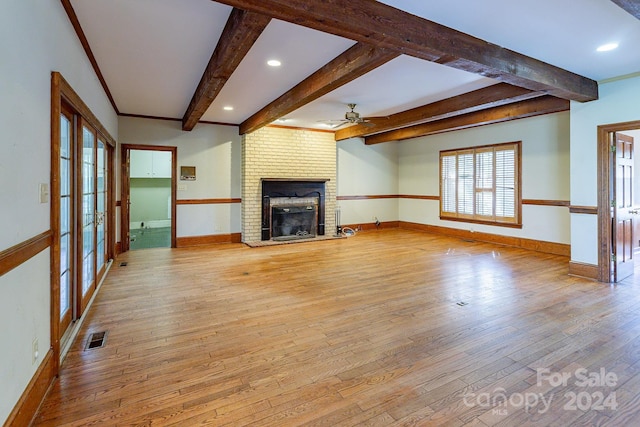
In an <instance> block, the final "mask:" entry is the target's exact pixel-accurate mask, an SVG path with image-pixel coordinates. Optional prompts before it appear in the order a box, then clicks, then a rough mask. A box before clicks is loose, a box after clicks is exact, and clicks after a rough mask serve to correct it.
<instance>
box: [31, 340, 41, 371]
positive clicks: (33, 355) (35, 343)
mask: <svg viewBox="0 0 640 427" xmlns="http://www.w3.org/2000/svg"><path fill="white" fill-rule="evenodd" d="M38 356H40V353H39V352H38V338H34V339H33V343H32V344H31V364H32V365H35V364H36V362H37V361H38Z"/></svg>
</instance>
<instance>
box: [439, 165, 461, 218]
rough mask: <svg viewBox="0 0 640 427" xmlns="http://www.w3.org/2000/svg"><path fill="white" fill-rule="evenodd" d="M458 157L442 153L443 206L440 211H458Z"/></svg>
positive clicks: (441, 190) (441, 189) (441, 186)
mask: <svg viewBox="0 0 640 427" xmlns="http://www.w3.org/2000/svg"><path fill="white" fill-rule="evenodd" d="M456 158H457V156H456V155H455V154H453V155H441V156H440V165H441V167H440V170H441V175H440V179H441V181H440V194H441V197H440V200H441V208H440V212H441V213H442V212H446V213H449V214H455V213H457V207H456V206H457V195H456V185H457V184H456V183H457V171H456Z"/></svg>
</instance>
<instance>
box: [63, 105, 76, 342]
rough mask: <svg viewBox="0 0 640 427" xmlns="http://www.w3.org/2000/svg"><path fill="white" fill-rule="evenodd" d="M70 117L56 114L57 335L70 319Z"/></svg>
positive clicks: (71, 280)
mask: <svg viewBox="0 0 640 427" xmlns="http://www.w3.org/2000/svg"><path fill="white" fill-rule="evenodd" d="M72 118H73V117H72V116H71V115H70V114H67V113H62V114H61V115H60V333H61V334H64V332H65V331H66V329H67V328H68V327H69V324H70V323H71V320H72V317H73V309H72V307H73V289H72V285H73V282H74V281H73V271H74V270H73V248H74V244H73V243H74V239H73V233H72V231H73V217H74V215H73V199H72V189H73V155H72V154H73V149H72V148H73V145H72V141H73V126H72Z"/></svg>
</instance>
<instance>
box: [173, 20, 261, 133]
mask: <svg viewBox="0 0 640 427" xmlns="http://www.w3.org/2000/svg"><path fill="white" fill-rule="evenodd" d="M270 21H271V17H270V16H268V15H263V14H260V13H256V12H248V11H245V10H240V9H235V8H234V9H233V10H232V11H231V14H230V15H229V19H228V20H227V23H226V25H225V27H224V30H223V32H222V35H221V36H220V40H219V41H218V45H217V46H216V48H215V50H214V51H213V54H212V55H211V59H210V60H209V64H207V68H206V69H205V71H204V74H203V75H202V78H201V79H200V83H199V84H198V87H197V89H196V91H195V93H194V94H193V97H192V98H191V102H190V103H189V107H187V111H186V112H185V114H184V117H183V118H182V130H186V131H190V130H192V129H193V128H194V127H195V125H196V124H197V123H198V121H199V120H200V118H201V117H202V116H203V115H204V113H205V112H206V111H207V109H208V108H209V106H210V105H211V103H212V102H213V100H214V99H215V98H216V96H218V94H219V93H220V91H221V90H222V87H223V86H224V85H225V83H226V82H227V80H229V77H231V74H233V72H234V71H235V69H236V68H237V67H238V65H239V64H240V62H241V61H242V59H243V58H244V57H245V55H246V54H247V53H248V52H249V49H251V46H253V44H254V43H255V41H256V40H257V39H258V37H259V36H260V34H262V31H263V30H264V29H265V28H266V26H267V24H269V22H270Z"/></svg>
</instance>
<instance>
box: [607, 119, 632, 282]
mask: <svg viewBox="0 0 640 427" xmlns="http://www.w3.org/2000/svg"><path fill="white" fill-rule="evenodd" d="M636 129H640V120H635V121H631V122H623V123H613V124H607V125H601V126H598V280H599V281H600V282H605V283H612V282H613V280H614V277H613V274H614V269H613V267H612V265H611V254H612V253H613V252H612V249H613V240H612V239H613V235H612V226H611V224H612V223H611V221H612V219H613V216H612V214H611V200H613V199H614V198H615V195H614V194H612V191H613V185H612V183H613V180H615V179H616V175H615V174H616V170H615V168H613V167H612V164H611V160H610V156H611V149H610V148H609V146H610V144H611V137H612V135H613V134H615V133H616V132H624V131H630V130H636Z"/></svg>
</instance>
